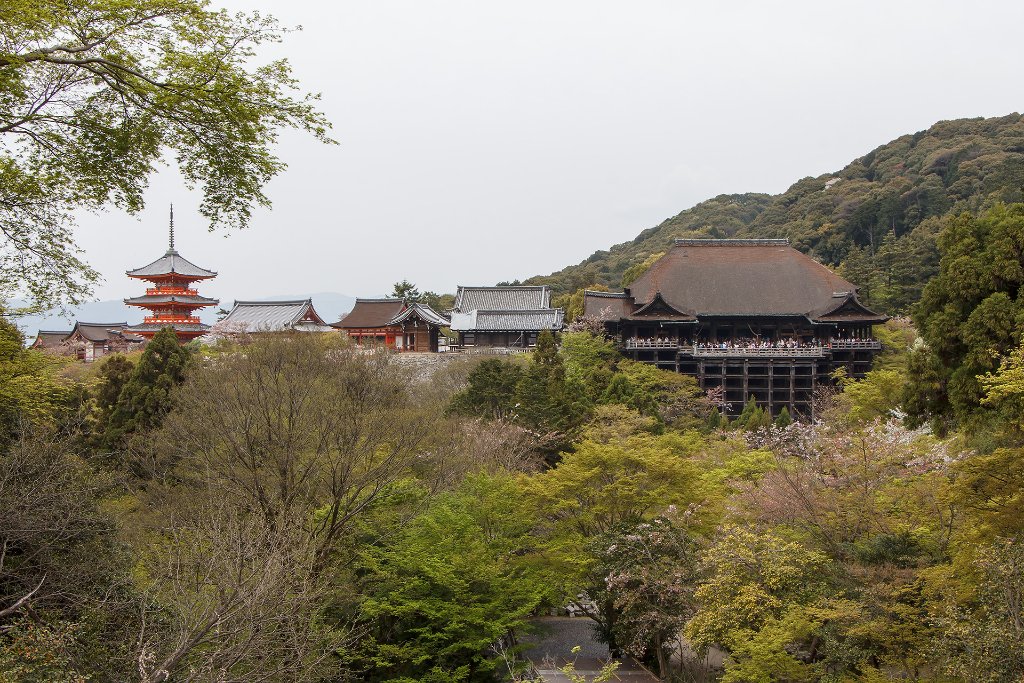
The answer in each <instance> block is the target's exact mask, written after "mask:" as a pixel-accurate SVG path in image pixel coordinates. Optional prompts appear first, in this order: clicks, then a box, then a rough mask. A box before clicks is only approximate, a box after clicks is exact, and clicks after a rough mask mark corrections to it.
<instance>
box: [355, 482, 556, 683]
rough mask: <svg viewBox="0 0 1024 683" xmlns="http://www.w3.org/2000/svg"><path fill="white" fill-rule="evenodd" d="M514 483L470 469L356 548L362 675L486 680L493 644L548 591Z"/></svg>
mask: <svg viewBox="0 0 1024 683" xmlns="http://www.w3.org/2000/svg"><path fill="white" fill-rule="evenodd" d="M524 503H525V500H524V494H523V491H522V489H521V488H520V485H519V484H517V483H516V481H515V480H514V479H512V478H510V477H508V476H507V475H505V476H501V475H499V476H497V477H487V476H479V475H474V476H470V477H468V478H467V479H466V480H465V481H464V482H463V483H462V485H461V486H460V487H459V488H458V489H457V490H456V491H453V492H451V493H448V494H443V495H441V496H439V497H437V498H435V499H434V500H433V501H432V502H431V504H430V506H429V508H428V509H427V510H425V511H424V512H423V513H422V514H420V515H419V516H417V517H416V518H415V519H413V520H412V521H411V522H410V523H409V524H408V525H406V526H405V528H404V529H403V530H402V531H401V533H399V534H396V535H394V536H392V537H385V538H384V539H382V541H383V544H382V545H381V546H379V547H370V548H368V549H367V550H366V552H365V553H364V560H363V563H364V569H363V572H365V578H364V580H363V581H364V584H365V587H364V590H365V591H366V595H367V597H366V599H365V601H364V602H363V604H362V605H361V608H360V610H361V612H362V615H363V618H365V619H366V620H367V622H368V623H369V624H371V625H372V628H373V630H374V638H373V640H372V641H371V643H370V644H369V647H368V650H367V651H366V652H363V653H361V658H362V659H364V660H365V661H364V663H363V666H370V667H372V670H373V673H372V675H370V676H369V677H368V678H367V679H366V680H394V681H397V680H425V679H431V680H440V679H441V678H443V679H444V680H450V681H477V680H479V681H483V680H493V674H494V671H495V666H496V663H497V657H496V654H495V653H494V652H493V651H492V649H491V647H492V645H493V644H494V643H495V642H496V641H498V640H499V639H502V638H506V637H508V636H509V635H510V634H512V633H514V632H515V631H518V630H521V629H522V628H524V626H525V624H526V619H527V617H528V616H529V615H530V614H531V613H532V612H533V610H534V609H536V607H537V605H538V604H539V602H540V601H541V599H542V598H543V597H544V595H545V593H546V592H547V588H546V586H545V583H544V582H543V581H542V580H541V574H540V572H539V571H538V566H537V563H536V560H535V559H534V558H533V551H532V547H533V545H534V541H533V538H532V536H531V531H532V526H533V524H532V519H531V517H530V513H529V506H526V505H524Z"/></svg>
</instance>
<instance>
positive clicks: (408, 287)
mask: <svg viewBox="0 0 1024 683" xmlns="http://www.w3.org/2000/svg"><path fill="white" fill-rule="evenodd" d="M390 296H391V297H392V298H394V299H404V300H405V301H408V302H410V303H412V302H415V301H419V300H420V290H419V288H417V287H416V285H414V284H413V283H411V282H409V281H408V280H402V281H401V282H396V283H395V286H394V287H392V288H391V294H390Z"/></svg>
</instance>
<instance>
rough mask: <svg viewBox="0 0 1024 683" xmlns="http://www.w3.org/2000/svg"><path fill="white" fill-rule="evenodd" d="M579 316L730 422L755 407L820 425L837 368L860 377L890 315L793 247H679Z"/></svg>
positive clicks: (595, 297) (720, 243)
mask: <svg viewBox="0 0 1024 683" xmlns="http://www.w3.org/2000/svg"><path fill="white" fill-rule="evenodd" d="M584 315H586V316H590V317H594V318H597V319H599V320H601V321H603V322H604V324H605V327H606V329H607V330H608V332H609V333H610V334H611V335H613V336H614V337H615V338H617V339H618V341H619V343H620V344H621V348H622V350H623V352H624V353H625V354H626V355H627V356H629V357H631V358H633V359H635V360H638V361H642V362H645V363H650V364H653V365H656V366H657V367H659V368H663V369H666V370H674V371H676V372H681V373H684V374H687V375H691V376H693V377H695V378H696V379H697V381H698V382H699V384H700V387H701V389H704V390H705V391H712V393H716V394H718V395H719V396H720V397H721V402H722V403H723V404H724V406H725V407H726V410H727V411H728V412H729V413H731V414H736V413H738V412H740V411H741V410H742V408H743V406H744V404H745V403H746V402H747V401H749V400H750V399H751V398H753V399H754V401H756V403H757V404H758V405H759V406H762V407H764V408H767V409H768V410H770V411H771V413H772V414H773V415H777V414H778V413H779V412H780V411H781V410H782V408H783V407H785V408H786V409H787V410H788V411H789V412H790V413H791V414H793V415H802V416H805V417H813V415H812V413H813V406H814V395H815V391H816V390H817V389H818V388H819V387H820V386H824V385H828V384H831V383H832V381H833V380H832V377H833V375H834V373H835V371H836V370H838V369H840V368H843V369H844V370H845V372H846V373H847V375H848V376H850V377H863V376H864V374H865V373H867V372H868V371H869V370H870V369H871V364H872V361H873V360H874V357H875V355H876V354H877V353H878V352H879V351H880V350H881V344H880V343H879V342H878V341H877V340H875V339H874V337H873V335H872V333H871V328H872V325H877V324H881V323H884V322H885V321H886V320H887V317H886V316H884V315H881V314H879V313H876V312H874V311H872V310H870V309H869V308H867V307H866V306H864V305H863V304H862V303H861V302H860V301H859V300H858V299H857V288H856V287H855V286H854V285H853V284H851V283H850V282H848V281H847V280H845V279H843V278H842V277H840V276H839V275H837V274H836V273H834V272H832V271H831V270H830V269H829V268H827V267H826V266H824V265H822V264H820V263H818V262H817V261H815V260H814V259H812V258H810V257H809V256H807V255H805V254H802V253H801V252H799V251H797V250H796V249H794V248H793V247H791V246H790V245H789V242H788V241H787V240H777V239H680V240H676V241H675V242H674V244H673V245H672V248H671V249H670V250H669V251H668V253H666V254H665V256H664V257H662V258H661V259H659V260H658V261H657V262H655V263H654V264H653V265H652V266H651V267H650V268H649V269H648V270H647V272H645V273H644V274H643V275H641V276H640V277H639V278H637V280H636V281H635V282H633V283H631V284H630V286H629V287H627V288H625V290H624V291H622V292H617V293H612V292H594V291H587V292H586V293H585V297H584Z"/></svg>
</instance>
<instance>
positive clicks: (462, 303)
mask: <svg viewBox="0 0 1024 683" xmlns="http://www.w3.org/2000/svg"><path fill="white" fill-rule="evenodd" d="M550 306H551V289H550V288H548V287H547V285H541V286H536V287H534V286H516V287H463V286H460V287H459V289H458V292H457V293H456V295H455V306H454V311H455V312H456V313H469V312H470V311H474V310H481V311H536V310H540V309H544V308H549V307H550Z"/></svg>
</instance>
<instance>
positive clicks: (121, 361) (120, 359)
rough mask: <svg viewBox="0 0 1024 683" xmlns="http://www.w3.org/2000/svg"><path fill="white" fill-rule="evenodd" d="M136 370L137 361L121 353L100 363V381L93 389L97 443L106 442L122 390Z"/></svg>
mask: <svg viewBox="0 0 1024 683" xmlns="http://www.w3.org/2000/svg"><path fill="white" fill-rule="evenodd" d="M134 371H135V363H133V362H131V361H130V360H129V359H128V358H127V357H125V356H124V354H120V353H115V354H112V355H110V356H108V357H107V358H106V359H104V361H103V363H102V365H100V371H99V373H98V374H97V378H98V379H99V383H98V384H97V385H96V388H95V389H94V390H93V400H94V403H95V411H94V417H95V422H94V425H93V429H92V432H93V441H94V442H96V444H97V445H102V444H103V443H104V441H105V439H106V438H107V432H108V431H109V430H111V429H112V427H111V424H110V419H111V417H112V416H113V414H114V411H115V410H116V409H117V402H118V399H119V398H120V397H121V392H122V391H124V388H125V386H127V384H128V382H129V381H131V378H132V373H133V372H134Z"/></svg>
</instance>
